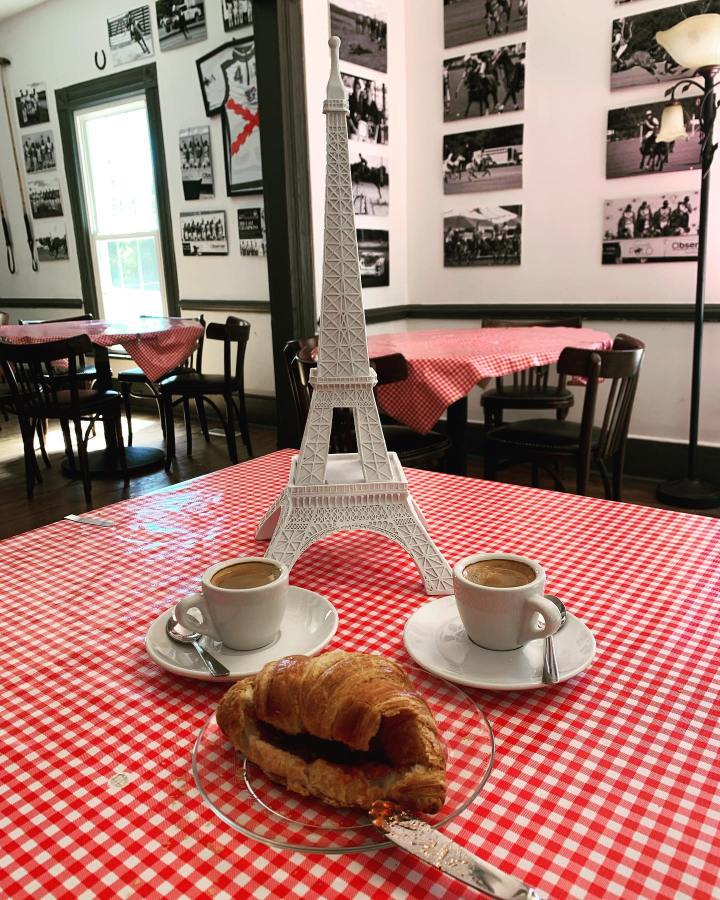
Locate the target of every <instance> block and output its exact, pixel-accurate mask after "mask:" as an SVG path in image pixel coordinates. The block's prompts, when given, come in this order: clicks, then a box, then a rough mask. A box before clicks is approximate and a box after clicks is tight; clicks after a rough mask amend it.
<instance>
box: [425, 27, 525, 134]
mask: <svg viewBox="0 0 720 900" xmlns="http://www.w3.org/2000/svg"><path fill="white" fill-rule="evenodd" d="M443 105H444V108H445V121H446V122H452V121H454V120H455V119H468V118H472V117H473V116H489V115H492V114H493V113H501V112H509V111H511V110H517V109H525V43H524V42H523V43H521V44H509V45H508V46H505V47H498V48H497V49H495V50H482V51H480V52H478V53H468V54H466V55H465V56H455V57H453V58H452V59H446V60H445V62H444V63H443Z"/></svg>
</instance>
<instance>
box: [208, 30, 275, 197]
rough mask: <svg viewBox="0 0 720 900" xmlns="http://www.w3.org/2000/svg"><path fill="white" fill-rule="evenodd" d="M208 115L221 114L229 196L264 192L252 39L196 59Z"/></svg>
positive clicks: (225, 46)
mask: <svg viewBox="0 0 720 900" xmlns="http://www.w3.org/2000/svg"><path fill="white" fill-rule="evenodd" d="M197 70H198V77H199V79H200V86H201V89H202V94H203V101H204V103H205V112H206V113H207V115H208V116H212V115H215V114H217V113H221V114H222V117H223V118H222V121H223V151H224V157H225V181H226V187H227V193H228V196H229V197H234V196H240V195H242V194H259V193H262V163H261V159H260V112H259V103H258V90H257V75H256V68H255V41H254V39H253V38H251V37H248V38H243V39H242V40H233V41H228V43H226V44H223V45H222V46H220V47H216V48H215V49H214V50H213V51H212V52H210V53H208V54H206V55H205V56H203V57H201V58H200V59H198V60H197Z"/></svg>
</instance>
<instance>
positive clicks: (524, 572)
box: [453, 553, 561, 650]
mask: <svg viewBox="0 0 720 900" xmlns="http://www.w3.org/2000/svg"><path fill="white" fill-rule="evenodd" d="M453 584H454V588H455V602H456V603H457V608H458V613H459V614H460V619H461V620H462V623H463V625H464V626H465V631H466V632H467V636H468V637H469V638H470V640H471V641H472V642H473V643H475V644H478V645H479V646H480V647H485V648H486V649H487V650H517V649H518V648H519V647H523V646H524V645H525V644H527V643H528V642H529V641H534V640H538V639H539V638H545V637H547V636H548V635H551V634H555V632H556V631H557V630H558V629H559V628H560V625H561V616H560V610H559V609H558V607H557V606H556V605H555V604H554V603H553V602H552V600H547V599H546V598H545V596H544V593H545V572H544V571H543V569H542V567H541V566H540V565H539V564H538V563H536V562H535V561H534V560H532V559H528V558H527V557H525V556H515V555H514V554H512V553H475V554H473V555H472V556H466V557H465V558H464V559H461V560H460V561H459V562H458V563H456V564H455V566H454V568H453Z"/></svg>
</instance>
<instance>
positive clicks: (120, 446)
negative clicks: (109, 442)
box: [115, 409, 130, 487]
mask: <svg viewBox="0 0 720 900" xmlns="http://www.w3.org/2000/svg"><path fill="white" fill-rule="evenodd" d="M115 440H116V441H117V452H118V458H119V460H120V471H121V472H122V477H123V484H124V485H125V487H130V475H129V473H128V467H127V457H126V456H125V441H124V440H123V433H122V414H121V412H120V410H119V409H118V411H117V414H116V416H115Z"/></svg>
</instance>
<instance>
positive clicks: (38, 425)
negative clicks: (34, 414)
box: [36, 419, 52, 469]
mask: <svg viewBox="0 0 720 900" xmlns="http://www.w3.org/2000/svg"><path fill="white" fill-rule="evenodd" d="M36 429H37V436H38V444H39V446H40V455H41V456H42V458H43V462H44V463H45V465H46V466H47V468H48V469H51V468H52V466H51V465H50V457H49V456H48V455H47V450H46V449H45V435H44V434H43V429H42V422H41V420H40V419H38V421H37V423H36Z"/></svg>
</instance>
